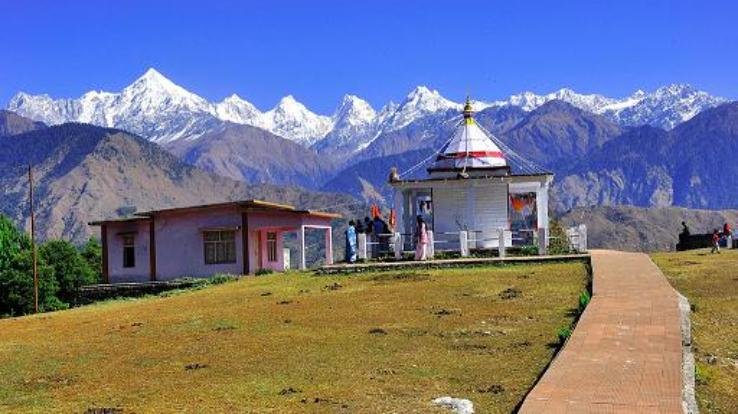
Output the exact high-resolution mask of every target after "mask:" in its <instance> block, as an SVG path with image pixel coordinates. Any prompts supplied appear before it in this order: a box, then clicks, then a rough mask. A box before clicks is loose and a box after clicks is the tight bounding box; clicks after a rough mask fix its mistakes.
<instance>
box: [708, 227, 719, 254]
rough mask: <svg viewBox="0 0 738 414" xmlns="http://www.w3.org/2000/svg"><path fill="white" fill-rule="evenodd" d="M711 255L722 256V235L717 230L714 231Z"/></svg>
mask: <svg viewBox="0 0 738 414" xmlns="http://www.w3.org/2000/svg"><path fill="white" fill-rule="evenodd" d="M710 253H718V254H720V234H718V231H717V229H714V230H713V231H712V250H710Z"/></svg>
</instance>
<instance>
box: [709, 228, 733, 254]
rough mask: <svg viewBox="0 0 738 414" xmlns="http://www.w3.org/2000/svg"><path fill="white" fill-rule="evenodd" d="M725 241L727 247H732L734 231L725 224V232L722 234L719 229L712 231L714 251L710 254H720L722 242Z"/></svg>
mask: <svg viewBox="0 0 738 414" xmlns="http://www.w3.org/2000/svg"><path fill="white" fill-rule="evenodd" d="M723 240H724V241H725V246H726V247H730V245H731V244H732V243H733V229H731V228H730V224H728V223H725V225H723V231H722V232H720V231H718V229H713V230H712V250H710V253H720V242H721V241H723Z"/></svg>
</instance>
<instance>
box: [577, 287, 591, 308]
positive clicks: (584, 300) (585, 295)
mask: <svg viewBox="0 0 738 414" xmlns="http://www.w3.org/2000/svg"><path fill="white" fill-rule="evenodd" d="M591 299H592V298H591V297H590V296H589V292H587V291H586V290H584V291H582V293H580V294H579V313H582V312H584V309H585V308H586V307H587V305H589V301H590V300H591Z"/></svg>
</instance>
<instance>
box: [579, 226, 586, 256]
mask: <svg viewBox="0 0 738 414" xmlns="http://www.w3.org/2000/svg"><path fill="white" fill-rule="evenodd" d="M579 251H580V252H582V253H584V252H586V251H587V226H586V225H585V224H580V225H579Z"/></svg>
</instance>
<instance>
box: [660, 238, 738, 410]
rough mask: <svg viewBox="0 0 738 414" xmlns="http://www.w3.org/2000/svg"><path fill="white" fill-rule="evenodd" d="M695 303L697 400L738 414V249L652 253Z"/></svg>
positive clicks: (703, 406)
mask: <svg viewBox="0 0 738 414" xmlns="http://www.w3.org/2000/svg"><path fill="white" fill-rule="evenodd" d="M652 257H653V259H654V261H655V262H656V264H657V265H658V266H659V267H660V268H661V269H662V270H663V272H664V274H665V275H666V277H667V278H668V279H669V281H670V282H671V284H672V285H673V286H674V288H676V289H677V290H678V291H679V292H681V293H682V294H683V295H685V296H686V297H687V298H688V299H689V302H690V304H691V305H692V310H693V312H692V338H693V345H694V346H693V348H694V351H695V358H696V359H697V400H698V403H699V405H700V409H701V411H702V412H708V413H726V414H734V413H738V250H723V251H722V253H721V254H719V255H718V254H714V255H711V254H710V252H709V250H696V251H691V252H680V253H659V254H654V255H652Z"/></svg>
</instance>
